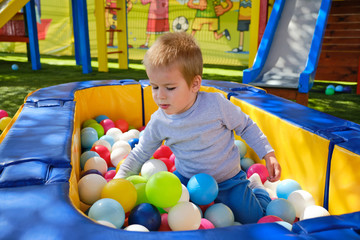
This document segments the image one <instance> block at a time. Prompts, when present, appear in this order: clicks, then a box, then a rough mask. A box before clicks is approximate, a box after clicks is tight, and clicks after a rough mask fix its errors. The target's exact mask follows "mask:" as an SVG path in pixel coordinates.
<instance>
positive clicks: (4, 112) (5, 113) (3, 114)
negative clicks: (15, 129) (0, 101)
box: [0, 109, 9, 119]
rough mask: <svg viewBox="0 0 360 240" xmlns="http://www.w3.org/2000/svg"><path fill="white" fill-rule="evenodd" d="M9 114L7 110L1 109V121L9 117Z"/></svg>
mask: <svg viewBox="0 0 360 240" xmlns="http://www.w3.org/2000/svg"><path fill="white" fill-rule="evenodd" d="M8 116H9V115H8V113H7V112H6V111H5V110H2V109H0V119H1V118H3V117H8Z"/></svg>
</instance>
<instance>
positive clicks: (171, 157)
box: [169, 153, 175, 164]
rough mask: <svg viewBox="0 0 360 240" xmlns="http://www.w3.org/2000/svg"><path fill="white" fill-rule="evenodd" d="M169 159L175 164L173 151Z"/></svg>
mask: <svg viewBox="0 0 360 240" xmlns="http://www.w3.org/2000/svg"><path fill="white" fill-rule="evenodd" d="M169 160H170V161H172V162H173V163H174V164H175V154H173V153H172V154H171V155H170V157H169Z"/></svg>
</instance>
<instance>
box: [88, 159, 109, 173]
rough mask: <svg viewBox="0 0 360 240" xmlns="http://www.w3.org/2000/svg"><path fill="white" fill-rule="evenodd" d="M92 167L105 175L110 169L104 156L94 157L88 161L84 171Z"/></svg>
mask: <svg viewBox="0 0 360 240" xmlns="http://www.w3.org/2000/svg"><path fill="white" fill-rule="evenodd" d="M90 169H95V170H98V171H99V172H100V173H101V175H105V173H106V171H107V169H108V166H107V163H106V161H105V160H104V159H103V158H101V157H92V158H90V159H88V160H87V161H86V163H85V166H84V171H87V170H90Z"/></svg>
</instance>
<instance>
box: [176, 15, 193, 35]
mask: <svg viewBox="0 0 360 240" xmlns="http://www.w3.org/2000/svg"><path fill="white" fill-rule="evenodd" d="M172 26H173V30H174V32H186V31H187V30H188V29H189V21H188V20H187V18H186V17H184V16H180V17H177V18H175V19H174V21H173V24H172Z"/></svg>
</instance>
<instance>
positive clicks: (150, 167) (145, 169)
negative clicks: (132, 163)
mask: <svg viewBox="0 0 360 240" xmlns="http://www.w3.org/2000/svg"><path fill="white" fill-rule="evenodd" d="M161 171H167V167H166V165H165V163H164V162H163V161H161V160H158V159H150V160H147V161H146V162H145V163H144V164H143V165H142V167H141V176H143V177H144V178H146V179H149V178H150V177H151V176H152V175H153V174H155V173H157V172H161Z"/></svg>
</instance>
